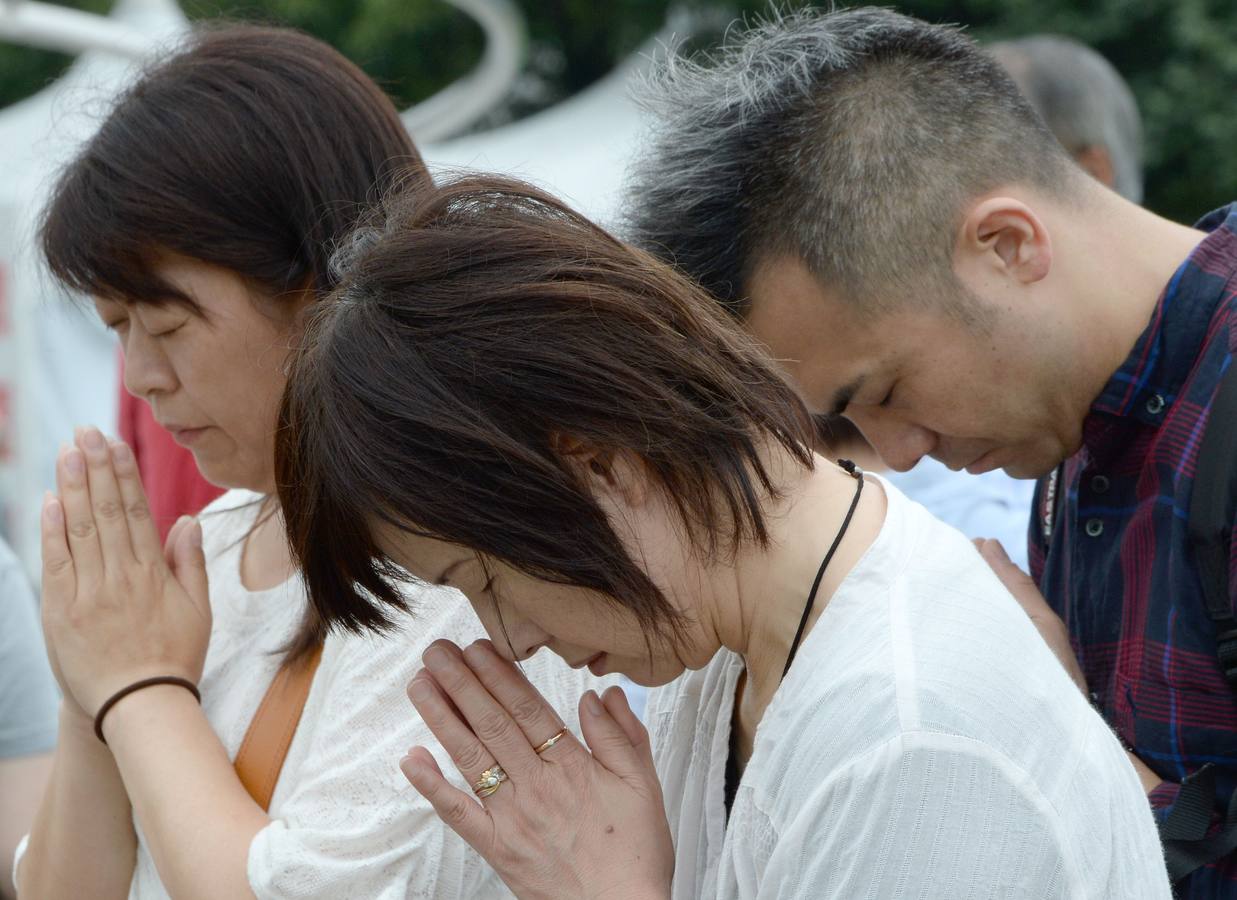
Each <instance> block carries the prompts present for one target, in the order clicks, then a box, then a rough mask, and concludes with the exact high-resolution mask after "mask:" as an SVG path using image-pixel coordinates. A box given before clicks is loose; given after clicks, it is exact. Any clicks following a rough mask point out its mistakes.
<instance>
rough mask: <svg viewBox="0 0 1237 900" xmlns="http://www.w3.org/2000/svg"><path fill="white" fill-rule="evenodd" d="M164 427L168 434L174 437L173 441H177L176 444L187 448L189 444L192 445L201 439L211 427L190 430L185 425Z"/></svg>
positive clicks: (205, 426) (204, 426)
mask: <svg viewBox="0 0 1237 900" xmlns="http://www.w3.org/2000/svg"><path fill="white" fill-rule="evenodd" d="M163 427H164V428H166V429H167V431H168V434H170V435H171V436H172V440H174V441H176V443H178V444H180V445H181V446H182V447H187V446H188V445H189V444H192V443H193V442H194V441H196V440H197V439H198V438H199V437H201V436H202V435H203V434H204V433H205V432H206V431H207V430H208V429H209V427H210V426H208V425H203V426H199V427H196V428H190V427H187V426H184V425H164V426H163Z"/></svg>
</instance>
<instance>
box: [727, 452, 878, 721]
mask: <svg viewBox="0 0 1237 900" xmlns="http://www.w3.org/2000/svg"><path fill="white" fill-rule="evenodd" d="M775 471H777V470H775ZM781 471H783V472H785V473H787V475H788V477H787V478H785V479H783V480H782V481H783V484H784V486H783V499H782V501H781V503H779V504H778V505H777V508H776V509H773V510H770V511H769V512H768V514H767V515H768V522H767V524H768V527H769V544H768V546H767V547H765V548H760V547H756V548H753V549H750V550H748V551H745V552H744V553H743V554H742V555H741V556H740V558H739V559H738V560H736V561H735V564H734V567H733V569H731V572H732V573H733V574H732V575H731V576H730V577H732V578H733V588H732V589H731V590H728V591H726V592H725V593H724V594H722V595H721V596H722V597H724V598H725V599H723V600H720V601H719V606H720V607H721V608H720V609H718V610H717V617H716V619H717V626H718V635H719V637H720V639H721V643H722V645H723V646H725V647H726V648H728V649H730V650H732V651H734V652H735V653H738V654H739V655H740V656H742V657H743V660H744V663H745V667H746V690H745V693H746V694H747V695H750V697H751V698H753V699H754V702H755V703H756V705H757V708H758V709H759V710H763V708H764V706H765V705H766V704H767V703H768V700H769V699H771V698H772V696H773V694H774V693H775V692H776V690H777V687H778V685H779V684H780V683H781V679H782V670H783V667H784V666H785V664H786V659H787V656H788V654H789V653H790V649H791V645H792V644H793V642H794V637H795V633H796V631H797V630H798V627H799V622H800V620H801V618H802V616H803V611H804V607H805V606H806V604H807V600H808V595H809V593H810V591H811V587H812V582H813V580H814V579H815V578H816V573H817V571H818V570H819V569H820V565H821V562H822V561H823V559H824V557H825V554H826V552H827V551H828V550H829V547H830V546H831V545H832V543H833V541H834V539H835V538H836V537H837V534H838V531H839V529H840V528H841V527H842V522H843V520H844V519H845V518H846V514H847V511H848V510H849V508H850V505H851V501H852V499H853V498H854V494H855V490H856V487H857V482H856V479H855V478H854V477H852V476H851V475H849V474H847V473H846V472H844V471H843V470H842V469H840V468H838V467H837V466H836V465H834V464H832V463H830V462H827V461H826V460H824V459H822V458H820V457H817V460H816V468H815V469H814V470H813V471H811V472H805V471H803V470H802V469H801V468H798V467H797V466H795V465H794V464H793V463H791V462H790V460H789V459H787V460H785V461H784V465H782V466H781ZM883 520H884V496H883V494H882V492H881V491H880V488H879V487H877V486H876V485H875V484H874V483H873V482H869V483H868V484H867V486H866V488H865V490H864V492H863V494H862V500H861V502H860V503H859V506H858V508H857V509H856V511H855V515H854V517H853V519H852V521H851V524H850V526H849V528H848V529H847V532H846V536H845V537H844V538H843V540H842V542H841V543H840V544H839V546H838V549H837V552H836V553H835V554H834V556H833V559H832V560H831V561H830V563H829V566H828V568H827V569H826V571H825V574H824V578H823V579H822V580H821V583H820V586H819V587H818V588H817V591H816V596H815V600H814V602H813V604H812V609H811V610H810V612H809V617H808V622H807V627H806V628H805V630H804V636H805V639H806V635H807V634H808V633H810V631H811V629H812V627H813V626H814V625H815V624H816V621H817V620H818V619H819V618H820V615H821V613H822V612H823V611H824V609H825V608H826V607H827V606H828V604H829V600H830V598H831V597H832V596H833V593H834V591H835V590H836V589H837V587H838V585H839V584H840V583H841V581H842V579H843V578H844V577H845V575H846V573H847V572H849V571H850V569H851V568H852V567H853V566H854V564H855V563H856V562H857V561H858V560H859V557H860V556H861V555H862V554H863V552H864V551H865V550H866V549H867V548H868V546H869V545H870V544H871V542H872V540H873V539H875V537H876V534H877V532H879V530H880V525H881V522H882V521H883Z"/></svg>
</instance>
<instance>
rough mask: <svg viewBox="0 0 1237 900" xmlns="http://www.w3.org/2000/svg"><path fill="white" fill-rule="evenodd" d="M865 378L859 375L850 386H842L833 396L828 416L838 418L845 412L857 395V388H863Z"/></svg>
mask: <svg viewBox="0 0 1237 900" xmlns="http://www.w3.org/2000/svg"><path fill="white" fill-rule="evenodd" d="M866 378H867V376H866V375H860V376H859V377H858V378H856V379H855V380H854V381H852V382H851V383H850V384H845V385H842V387H840V388H838V390H837V392H836V393H835V394H834V395H833V404H832V405H831V406H830V407H829V415H831V416H840V415H842V414H843V413H844V412H846V407H847V406H849V405H850V402H851V401H852V400H854V399H855V394H857V393H859V388H861V387H863V382H864V380H865V379H866Z"/></svg>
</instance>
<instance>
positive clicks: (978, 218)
mask: <svg viewBox="0 0 1237 900" xmlns="http://www.w3.org/2000/svg"><path fill="white" fill-rule="evenodd" d="M959 244H960V246H959V248H958V249H959V251H964V252H965V254H966V255H967V256H971V257H978V258H980V259H987V260H988V264H989V265H991V266H993V267H995V268H997V269H999V270H1000V271H1001V273H1002V274H1003V275H1005V276H1006V277H1012V278H1014V279H1015V280H1017V281H1019V282H1021V283H1023V284H1033V283H1035V282H1037V281H1040V280H1041V279H1043V278H1045V277H1046V276H1047V275H1048V272H1049V270H1050V269H1051V267H1052V244H1051V242H1050V240H1049V238H1048V230H1047V228H1046V227H1045V226H1044V224H1043V222H1042V221H1041V220H1040V218H1039V217H1038V216H1037V215H1036V214H1035V212H1034V211H1033V210H1031V208H1030V207H1028V206H1027V205H1026V204H1024V203H1022V202H1021V201H1019V200H1015V199H1012V198H1010V197H991V198H988V199H986V200H983V201H981V202H979V203H977V204H976V205H975V206H974V207H972V209H971V210H970V212H969V213H968V214H967V216H966V218H965V219H964V221H963V224H962V229H961V233H960V234H959Z"/></svg>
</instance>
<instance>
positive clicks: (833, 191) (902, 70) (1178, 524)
mask: <svg viewBox="0 0 1237 900" xmlns="http://www.w3.org/2000/svg"><path fill="white" fill-rule="evenodd" d="M646 94H647V96H646V105H647V108H648V109H649V111H650V112H651V113H652V115H653V119H654V121H653V130H652V134H651V137H650V140H649V142H648V144H647V147H646V150H645V152H644V155H643V157H642V158H641V159H640V160H639V161H638V162H637V164H636V166H635V169H634V172H633V176H632V179H631V198H630V214H629V221H628V233H629V235H630V236H631V237H633V239H634V240H635V241H636V242H637V243H638V244H640V245H642V246H644V247H645V248H647V249H648V250H650V251H651V252H653V253H655V254H657V255H659V256H662V257H663V258H665V259H667V260H669V261H671V262H672V263H674V264H675V265H676V266H678V267H679V268H680V269H681V270H683V271H684V272H686V273H687V274H688V275H690V276H692V277H693V278H695V279H696V280H697V281H699V282H700V283H702V284H703V285H704V287H705V288H707V289H708V290H709V291H710V292H711V293H712V294H713V295H714V296H715V297H716V299H717V300H718V302H719V303H721V304H722V306H723V307H724V308H726V309H727V310H729V311H730V312H731V313H732V314H733V315H734V316H736V317H737V318H738V319H739V320H741V321H742V322H743V324H744V325H745V326H746V327H747V329H748V330H749V331H751V332H752V333H753V334H754V335H755V336H756V337H758V338H759V339H760V340H761V341H762V342H763V343H765V344H766V346H768V347H769V349H770V351H771V353H772V354H773V356H774V357H775V358H776V359H778V360H779V361H781V363H782V364H783V366H784V368H785V369H786V371H787V374H788V375H789V376H790V377H792V378H793V379H794V380H795V381H796V382H797V383H798V385H799V387H800V390H801V392H802V394H803V396H804V398H805V399H806V400H807V401H808V403H809V406H811V407H813V408H814V411H815V412H817V413H822V414H828V415H834V416H841V415H844V416H845V417H846V418H848V419H850V420H851V421H852V422H853V423H854V424H855V425H857V426H858V427H859V429H860V430H861V431H862V432H863V434H864V436H865V437H866V438H867V440H868V441H869V442H870V443H871V444H872V445H873V447H874V448H875V449H876V451H877V452H878V453H879V455H880V456H881V457H882V458H883V459H884V460H885V461H886V462H887V463H888V464H890V465H891V466H892V467H893V468H895V469H898V470H907V469H909V468H911V467H912V466H914V465H915V463H916V462H918V461H919V460H920V459H921V458H922V457H924V456H925V455H930V456H932V457H934V458H936V459H938V460H940V461H942V462H944V463H945V464H946V465H948V466H949V467H950V468H953V469H965V470H966V471H968V472H971V473H974V474H978V473H984V472H990V471H993V470H995V469H998V468H999V469H1004V470H1005V471H1006V472H1007V473H1009V474H1011V475H1014V476H1016V477H1021V478H1039V479H1041V481H1040V485H1039V487H1038V488H1037V493H1036V504H1035V512H1034V515H1033V517H1032V524H1033V529H1032V532H1031V534H1032V541H1031V547H1030V550H1031V562H1032V571H1033V574H1034V575H1035V578H1036V581H1037V582H1038V590H1037V589H1036V585H1035V584H1032V583H1031V582H1030V581H1029V580H1027V579H1026V576H1024V575H1021V573H1019V572H1018V571H1017V569H1016V567H1014V566H1013V565H1012V564H1010V563H1009V561H1008V559H1007V558H1006V557H1005V556H1004V554H1003V553H1002V552H1001V550H1000V548H999V546H993V545H991V544H987V545H984V547H983V552H984V555H985V558H987V559H988V561H989V563H990V564H992V566H993V568H994V569H995V570H996V571H997V573H998V574H999V575H1001V577H1002V580H1003V581H1005V583H1006V585H1007V586H1008V587H1009V588H1010V590H1011V592H1012V593H1014V595H1015V596H1016V597H1017V598H1018V599H1019V600H1020V602H1022V604H1023V606H1024V607H1025V608H1026V609H1027V610H1028V612H1029V613H1031V615H1032V618H1033V619H1034V620H1035V621H1036V624H1037V625H1038V626H1039V627H1040V630H1041V633H1042V634H1044V635H1045V637H1046V638H1048V639H1049V641H1050V643H1052V644H1053V646H1054V649H1056V650H1057V652H1058V655H1059V656H1060V657H1061V659H1062V661H1063V663H1065V664H1066V666H1067V668H1069V669H1070V670H1071V671H1072V672H1073V673H1074V674H1075V677H1076V680H1077V681H1079V683H1080V687H1082V688H1083V690H1085V691H1087V692H1088V693H1090V694H1091V695H1092V697H1093V700H1094V702H1095V703H1096V705H1097V706H1098V708H1099V709H1100V710H1101V711H1102V713H1103V714H1104V715H1105V717H1106V718H1107V720H1108V721H1109V723H1110V724H1111V725H1112V726H1113V727H1114V729H1115V730H1116V731H1117V732H1118V734H1119V735H1120V736H1121V737H1122V738H1123V739H1124V740H1125V741H1126V742H1127V744H1128V745H1129V747H1130V753H1129V761H1130V763H1131V765H1132V766H1133V767H1134V771H1136V772H1137V773H1138V775H1139V777H1140V778H1141V780H1142V784H1143V787H1144V789H1145V790H1146V792H1147V793H1148V795H1149V798H1150V801H1151V805H1152V807H1153V809H1154V810H1155V813H1156V817H1157V821H1158V822H1159V823H1160V826H1161V831H1162V835H1163V836H1164V837H1165V839H1166V848H1167V849H1168V852H1169V859H1170V862H1171V863H1172V865H1173V871H1174V874H1175V875H1176V876H1178V877H1179V878H1181V879H1183V880H1181V881H1180V882H1179V890H1180V891H1181V892H1182V893H1181V896H1183V897H1191V898H1192V897H1204V896H1205V897H1216V896H1225V897H1237V858H1234V856H1233V853H1232V849H1233V845H1230V842H1231V841H1233V840H1234V838H1235V837H1237V801H1234V802H1233V804H1232V805H1230V797H1233V796H1234V793H1235V789H1237V756H1234V747H1237V697H1235V696H1234V693H1233V690H1234V689H1235V688H1237V665H1231V664H1229V663H1227V662H1226V663H1225V664H1224V665H1222V664H1221V661H1220V659H1219V658H1218V653H1217V641H1219V642H1220V644H1221V651H1220V652H1221V654H1223V655H1227V653H1228V652H1229V649H1230V648H1231V650H1232V651H1233V652H1234V653H1237V646H1233V640H1232V639H1233V637H1234V636H1237V618H1235V617H1234V613H1233V609H1232V606H1233V605H1234V603H1237V540H1235V539H1234V536H1233V529H1232V518H1231V517H1230V518H1229V519H1228V520H1227V522H1226V523H1225V525H1224V528H1223V532H1222V533H1223V537H1222V538H1220V539H1219V540H1222V546H1221V547H1218V548H1213V547H1212V546H1211V545H1210V544H1209V545H1208V548H1209V549H1219V550H1220V551H1221V554H1220V555H1221V556H1222V560H1221V562H1220V563H1219V564H1218V566H1213V565H1212V564H1211V561H1212V560H1213V559H1214V557H1213V556H1211V555H1209V556H1208V557H1207V559H1208V566H1207V568H1206V569H1205V570H1204V569H1203V568H1201V567H1200V565H1199V563H1198V559H1197V557H1196V555H1195V549H1196V548H1195V546H1194V545H1193V544H1192V543H1191V538H1190V534H1189V531H1188V529H1187V522H1188V524H1189V525H1190V526H1193V524H1194V522H1195V516H1194V512H1195V509H1196V507H1195V506H1193V505H1192V503H1191V500H1192V491H1193V489H1194V487H1195V477H1196V473H1197V474H1198V475H1199V478H1200V481H1199V483H1200V485H1202V486H1203V487H1206V483H1205V482H1204V481H1203V480H1202V476H1201V471H1202V470H1201V469H1200V467H1199V462H1200V449H1199V448H1200V444H1201V445H1203V446H1205V447H1206V446H1215V443H1214V442H1208V441H1207V440H1206V439H1207V438H1209V437H1211V436H1212V435H1213V434H1223V435H1224V436H1225V437H1226V438H1227V434H1228V431H1227V429H1228V428H1229V427H1231V426H1232V423H1234V422H1237V413H1234V414H1232V415H1228V414H1226V413H1224V412H1223V411H1221V412H1219V413H1217V415H1216V416H1215V417H1212V416H1211V411H1212V409H1213V407H1214V408H1222V407H1223V406H1224V404H1225V403H1228V402H1229V398H1230V397H1232V396H1233V395H1234V394H1237V391H1235V390H1234V387H1237V374H1235V373H1237V366H1233V365H1232V363H1233V361H1234V356H1235V355H1237V204H1234V205H1231V206H1228V207H1225V208H1222V209H1219V210H1217V211H1215V212H1213V213H1211V214H1209V215H1208V216H1206V217H1204V218H1203V219H1202V220H1201V221H1200V222H1199V223H1198V224H1197V226H1196V227H1194V228H1189V227H1186V226H1183V225H1179V224H1177V223H1174V222H1171V221H1168V220H1166V219H1164V218H1161V217H1159V216H1157V215H1155V214H1153V213H1151V212H1150V211H1148V210H1145V209H1143V208H1141V207H1139V206H1138V205H1136V204H1134V203H1131V202H1129V201H1128V200H1126V199H1124V198H1122V197H1121V196H1119V195H1118V194H1116V193H1114V192H1112V191H1110V190H1108V189H1107V188H1105V187H1103V186H1102V185H1100V184H1099V183H1098V182H1096V181H1095V180H1094V179H1092V178H1090V177H1089V176H1088V175H1086V174H1085V173H1084V172H1083V171H1082V170H1081V169H1080V168H1079V167H1078V166H1077V165H1076V163H1075V162H1074V160H1072V159H1071V158H1070V156H1069V155H1068V154H1067V153H1066V151H1065V149H1064V148H1063V147H1062V146H1061V144H1060V143H1059V142H1058V141H1057V139H1056V138H1055V137H1054V136H1053V135H1052V134H1051V133H1050V132H1049V130H1048V129H1047V128H1046V127H1045V125H1044V123H1043V121H1042V120H1041V119H1040V117H1039V116H1038V115H1036V113H1035V112H1034V110H1033V109H1032V108H1031V106H1030V105H1029V104H1028V102H1027V101H1026V99H1025V98H1023V96H1022V95H1021V93H1020V92H1019V90H1018V88H1017V86H1016V85H1015V84H1014V83H1013V81H1012V80H1011V79H1010V77H1009V75H1008V74H1007V73H1006V72H1005V70H1004V69H1002V68H1001V66H1000V65H999V64H998V63H997V62H996V61H995V60H994V59H993V58H992V56H990V55H989V54H988V53H985V52H983V51H982V50H980V49H979V48H978V47H977V46H976V45H975V44H974V43H973V42H972V41H970V40H969V39H968V38H966V37H965V36H964V35H963V34H962V33H961V32H960V31H959V30H957V29H955V28H951V27H945V26H936V25H929V24H927V23H925V22H922V21H919V20H916V19H913V18H910V17H907V16H903V15H899V14H897V13H895V12H892V11H890V10H886V9H878V8H859V9H853V10H846V11H842V12H836V13H828V14H818V13H813V12H804V13H799V14H795V15H788V16H777V17H775V18H773V19H772V20H771V21H769V22H767V23H764V24H762V25H760V26H758V27H756V28H754V29H752V30H751V31H749V32H747V33H745V34H739V35H737V36H733V37H732V38H731V40H730V42H729V43H728V45H727V46H726V47H725V48H723V50H722V51H720V52H719V53H718V54H717V56H716V57H715V58H713V59H710V60H708V61H707V62H706V63H704V64H701V63H697V62H692V61H689V60H684V59H679V58H674V57H671V58H669V59H668V60H667V61H666V62H665V64H664V65H663V66H661V68H660V70H659V71H658V72H656V73H655V74H654V75H653V76H652V79H651V81H650V84H649V85H648V86H647V91H646ZM1213 418H1214V421H1212V419H1213ZM1207 458H1208V459H1213V458H1215V457H1214V456H1208V457H1207ZM1221 462H1222V463H1227V460H1226V459H1225V460H1221ZM1208 471H1210V468H1209V469H1208ZM1208 505H1209V504H1208ZM1200 506H1201V505H1200ZM1229 515H1231V514H1229ZM1221 582H1222V583H1221ZM1039 591H1042V592H1043V594H1044V596H1043V597H1041V595H1040V593H1039ZM1217 592H1219V597H1220V599H1221V601H1222V602H1221V604H1220V605H1221V606H1223V608H1222V609H1219V610H1218V611H1217V604H1216V603H1214V602H1213V601H1214V599H1215V597H1216V596H1217ZM1045 598H1046V600H1047V603H1048V604H1049V605H1050V606H1051V609H1049V608H1048V606H1046V605H1045ZM1227 601H1232V602H1227ZM1213 615H1214V616H1215V619H1214V621H1213ZM1230 678H1232V679H1233V681H1232V682H1230V681H1229V679H1230ZM1062 764H1063V766H1067V765H1068V760H1063V761H1062ZM1179 801H1180V802H1179ZM1226 823H1227V824H1226ZM1234 845H1237V844H1234ZM1187 851H1188V852H1187ZM1195 869H1196V870H1197V871H1194V870H1195ZM1191 871H1193V874H1189V873H1190V872H1191Z"/></svg>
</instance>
